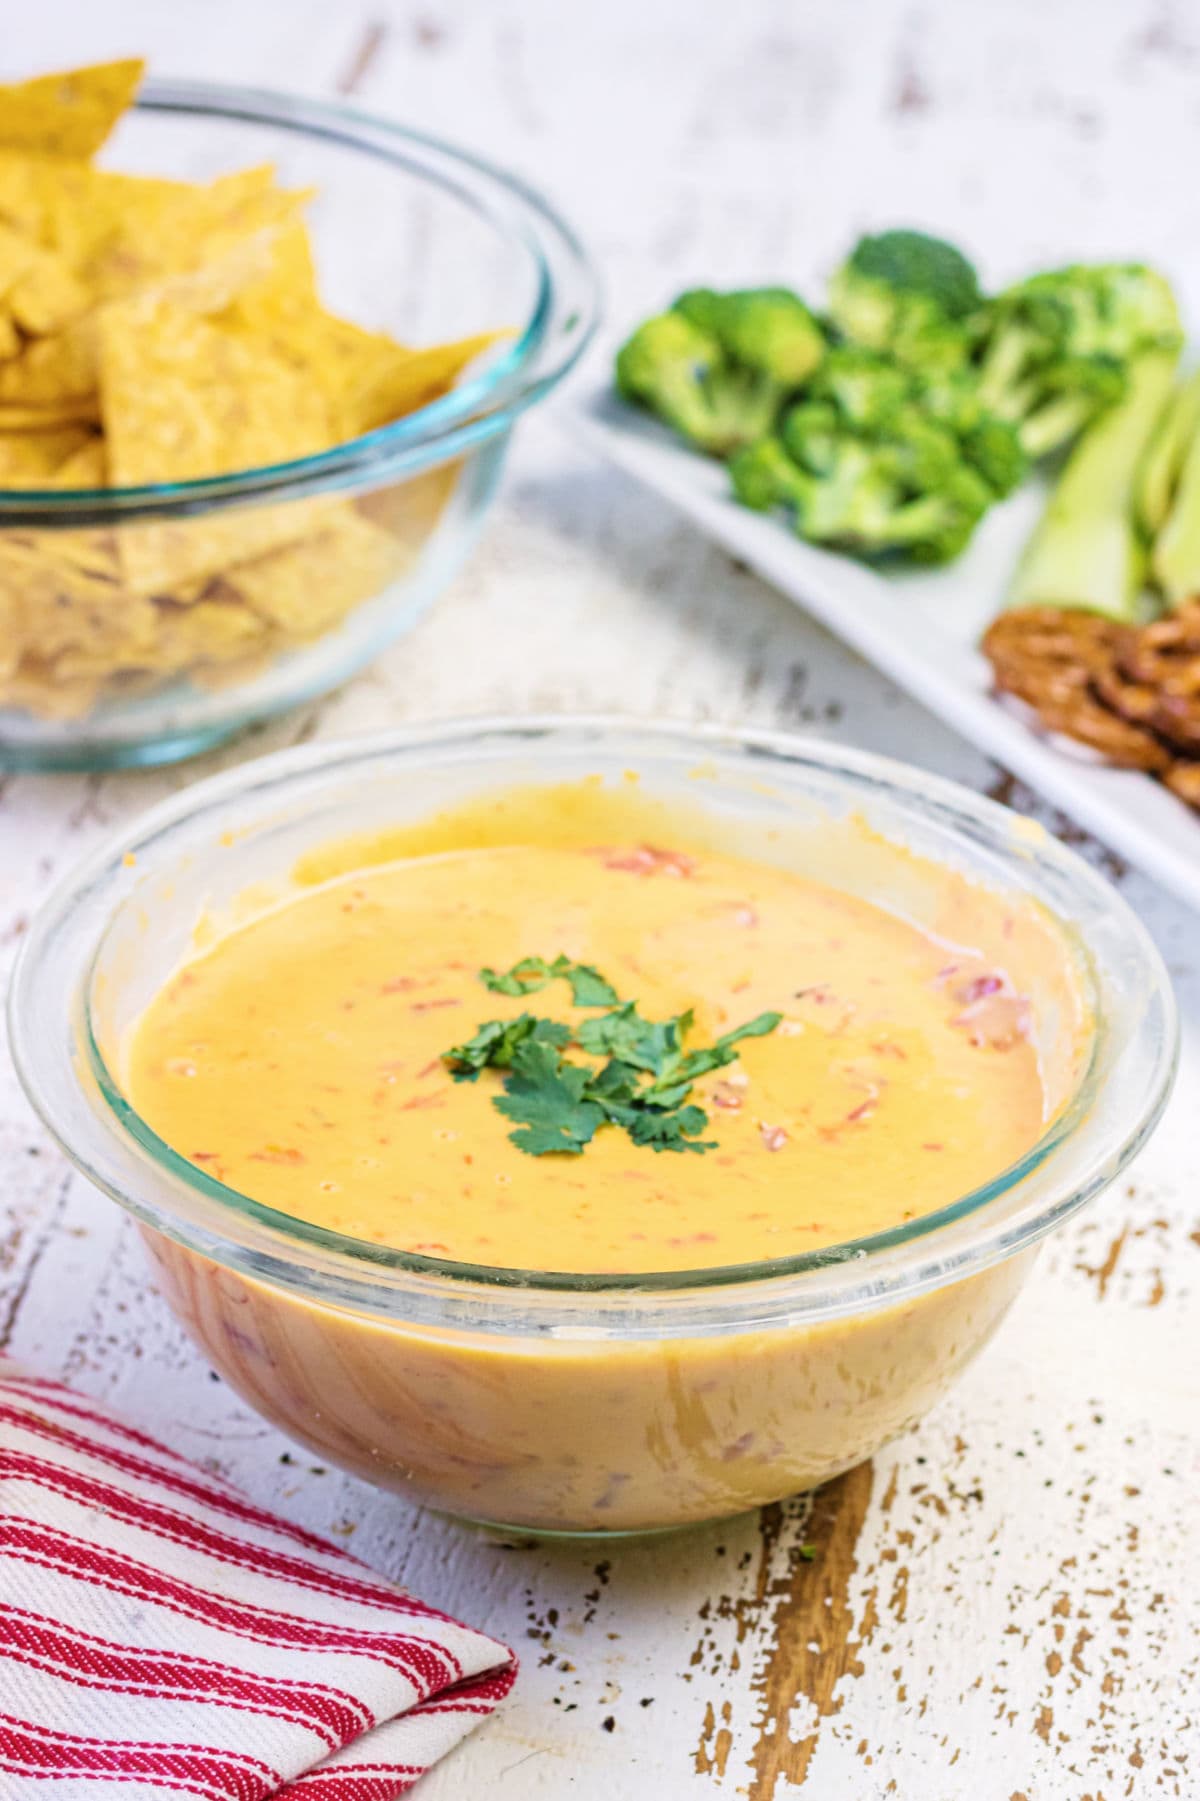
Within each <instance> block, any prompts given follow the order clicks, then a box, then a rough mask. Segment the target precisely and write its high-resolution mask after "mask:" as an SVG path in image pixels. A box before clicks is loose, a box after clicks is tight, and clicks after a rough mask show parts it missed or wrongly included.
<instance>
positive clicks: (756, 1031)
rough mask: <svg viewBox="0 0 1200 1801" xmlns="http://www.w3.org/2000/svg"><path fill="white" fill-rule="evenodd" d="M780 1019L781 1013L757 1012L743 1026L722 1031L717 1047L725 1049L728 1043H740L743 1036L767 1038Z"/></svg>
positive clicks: (781, 1017)
mask: <svg viewBox="0 0 1200 1801" xmlns="http://www.w3.org/2000/svg"><path fill="white" fill-rule="evenodd" d="M782 1019H783V1014H782V1013H757V1014H755V1016H754V1018H753V1019H748V1020H747V1021H746V1023H745V1025H744V1026H736V1027H735V1028H734V1030H733V1031H732V1032H723V1033H722V1034H721V1036H720V1038H718V1039H717V1044H718V1047H719V1048H720V1049H721V1050H727V1049H728V1048H729V1046H730V1045H734V1044H738V1043H740V1042H741V1040H742V1039H743V1038H769V1037H770V1035H771V1033H772V1032H773V1031H774V1030H775V1028H776V1026H777V1025H778V1024H779V1023H780V1021H781V1020H782Z"/></svg>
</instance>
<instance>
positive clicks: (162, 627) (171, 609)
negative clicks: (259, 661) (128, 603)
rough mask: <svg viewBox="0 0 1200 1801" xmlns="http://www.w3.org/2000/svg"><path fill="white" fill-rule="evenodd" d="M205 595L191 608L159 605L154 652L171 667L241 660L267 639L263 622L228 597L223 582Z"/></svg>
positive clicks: (215, 584)
mask: <svg viewBox="0 0 1200 1801" xmlns="http://www.w3.org/2000/svg"><path fill="white" fill-rule="evenodd" d="M205 593H206V598H204V599H202V600H198V601H195V602H194V603H193V604H192V605H191V606H185V607H180V606H171V605H170V604H164V603H161V602H160V603H159V606H158V609H157V612H158V619H157V641H156V646H155V649H156V651H157V653H158V654H159V655H160V656H161V657H162V658H163V660H164V661H165V662H166V663H167V664H168V665H169V666H170V667H172V668H179V669H183V668H187V667H189V666H190V665H191V664H194V663H224V662H227V661H229V660H230V659H231V658H234V657H244V656H247V655H248V654H249V653H250V652H251V651H253V650H254V649H255V648H256V646H258V645H261V644H262V643H263V642H264V640H265V639H266V637H267V627H266V625H265V624H264V622H263V621H262V620H261V619H257V618H256V617H255V616H254V614H253V613H251V612H248V611H247V609H246V608H245V607H244V606H242V605H240V604H239V602H238V600H237V598H236V597H235V596H231V595H230V594H229V591H228V589H227V586H226V584H225V582H224V581H217V582H215V583H213V584H212V586H211V588H210V589H207V590H206V591H205ZM210 595H211V598H209V596H210Z"/></svg>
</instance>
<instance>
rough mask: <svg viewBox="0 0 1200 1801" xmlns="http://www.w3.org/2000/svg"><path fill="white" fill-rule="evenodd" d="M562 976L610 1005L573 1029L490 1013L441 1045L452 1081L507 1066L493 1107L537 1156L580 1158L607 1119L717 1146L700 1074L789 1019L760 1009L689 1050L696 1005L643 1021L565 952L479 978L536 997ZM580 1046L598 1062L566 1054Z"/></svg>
mask: <svg viewBox="0 0 1200 1801" xmlns="http://www.w3.org/2000/svg"><path fill="white" fill-rule="evenodd" d="M559 978H562V979H563V980H565V981H567V982H569V983H570V986H571V997H572V1000H573V1002H574V1004H575V1005H576V1006H577V1007H608V1008H609V1009H610V1011H608V1012H606V1013H602V1014H600V1015H599V1016H598V1017H594V1018H591V1019H585V1020H582V1021H580V1023H579V1024H578V1025H576V1026H568V1025H563V1024H560V1023H559V1022H558V1021H557V1020H552V1019H539V1018H536V1017H535V1016H534V1015H533V1014H532V1013H520V1014H518V1015H517V1017H516V1018H515V1019H493V1020H488V1021H487V1022H486V1024H484V1025H481V1026H480V1027H479V1030H478V1031H477V1032H476V1033H475V1034H474V1036H473V1037H472V1038H468V1039H467V1040H466V1042H465V1043H464V1044H458V1045H455V1046H454V1047H453V1049H451V1050H448V1051H445V1052H443V1060H444V1061H445V1063H446V1064H447V1065H448V1066H449V1068H450V1071H451V1073H452V1075H453V1076H454V1079H455V1080H456V1081H459V1082H474V1081H476V1080H477V1079H478V1077H479V1074H480V1071H481V1070H484V1069H496V1070H500V1071H502V1072H504V1074H503V1077H502V1082H501V1086H502V1088H503V1091H504V1092H503V1093H502V1094H498V1095H494V1096H493V1098H492V1105H493V1106H494V1107H495V1108H496V1109H497V1111H498V1112H500V1113H503V1114H504V1116H505V1118H506V1119H510V1120H512V1121H513V1122H514V1123H515V1125H516V1126H517V1130H516V1131H515V1132H510V1133H509V1137H510V1138H511V1140H512V1142H513V1143H514V1144H515V1145H516V1146H517V1148H518V1150H522V1151H525V1152H527V1153H528V1154H529V1155H530V1156H531V1157H544V1156H547V1155H549V1154H550V1153H552V1152H557V1153H560V1154H566V1155H567V1156H578V1155H579V1154H580V1153H581V1152H582V1151H583V1149H584V1147H585V1146H586V1145H588V1144H590V1143H591V1141H592V1139H593V1138H594V1137H595V1135H596V1132H597V1131H598V1130H599V1128H600V1127H601V1126H604V1125H610V1126H616V1127H618V1128H620V1129H621V1130H622V1131H624V1132H626V1133H628V1135H629V1137H630V1139H631V1140H632V1142H633V1143H634V1144H636V1145H643V1146H646V1147H648V1148H649V1149H651V1150H655V1151H677V1152H683V1151H695V1152H697V1153H701V1154H702V1153H703V1152H705V1151H711V1150H715V1148H716V1146H715V1143H714V1142H713V1141H712V1140H703V1139H701V1137H700V1134H701V1133H702V1132H703V1131H704V1129H705V1127H706V1126H707V1125H708V1115H707V1113H705V1111H704V1109H703V1108H702V1107H698V1106H696V1105H695V1104H694V1103H693V1102H691V1100H690V1096H691V1092H692V1084H693V1082H694V1081H695V1080H696V1078H697V1077H698V1076H702V1075H707V1074H708V1073H709V1072H710V1071H712V1070H714V1069H724V1068H725V1067H726V1066H727V1065H728V1064H730V1063H734V1062H736V1061H737V1056H738V1052H737V1049H736V1047H737V1045H738V1044H739V1043H740V1042H741V1041H742V1039H744V1038H762V1037H765V1036H766V1034H767V1033H769V1032H773V1031H774V1030H775V1028H776V1026H777V1025H778V1024H779V1021H780V1019H781V1017H782V1015H781V1014H778V1013H760V1014H759V1015H758V1017H757V1018H756V1019H751V1020H748V1021H747V1023H746V1024H745V1025H742V1026H738V1027H737V1028H736V1029H735V1030H734V1031H732V1032H725V1033H723V1034H722V1036H721V1037H720V1038H718V1039H717V1040H716V1041H715V1043H713V1044H710V1045H703V1046H700V1047H697V1048H696V1049H694V1050H687V1049H686V1048H685V1043H684V1041H685V1039H686V1038H687V1035H688V1033H689V1032H690V1031H691V1029H692V1026H693V1024H694V1023H695V1022H694V1018H693V1015H692V1012H691V1009H690V1008H689V1009H688V1010H687V1011H686V1012H683V1013H678V1014H676V1015H675V1017H674V1018H673V1019H663V1020H654V1019H643V1017H642V1015H641V1014H640V1013H639V1012H638V1008H637V1002H636V1001H621V1000H619V999H618V996H617V992H616V989H615V988H614V987H613V986H612V984H611V982H608V981H606V980H605V978H604V977H603V976H602V975H601V974H600V972H599V971H598V970H596V969H593V968H592V967H591V965H590V964H587V963H574V962H572V961H571V959H570V958H568V957H565V956H558V957H556V958H555V959H554V961H553V962H552V963H548V962H547V961H546V959H545V958H544V957H523V958H522V959H521V961H520V962H519V963H514V964H513V966H512V968H511V969H509V970H505V971H503V972H502V973H498V972H497V971H496V970H494V969H481V970H480V972H479V979H480V981H481V982H482V983H483V985H484V986H485V988H489V989H491V991H492V992H493V993H496V994H508V995H513V996H520V995H526V994H534V993H537V992H538V991H539V990H541V989H543V988H545V987H547V986H548V985H549V984H550V983H551V982H552V981H555V980H557V979H559ZM571 1045H577V1046H578V1048H579V1049H580V1050H581V1051H582V1052H584V1054H585V1055H587V1056H591V1057H595V1058H597V1059H601V1058H602V1059H604V1061H603V1062H598V1063H572V1062H568V1060H567V1059H566V1057H565V1056H564V1055H563V1053H564V1051H565V1050H566V1049H567V1048H568V1047H569V1046H571Z"/></svg>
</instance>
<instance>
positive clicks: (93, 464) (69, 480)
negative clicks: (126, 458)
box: [54, 435, 108, 488]
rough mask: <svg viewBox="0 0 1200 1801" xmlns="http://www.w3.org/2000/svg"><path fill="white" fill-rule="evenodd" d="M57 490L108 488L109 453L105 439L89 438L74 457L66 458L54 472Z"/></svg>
mask: <svg viewBox="0 0 1200 1801" xmlns="http://www.w3.org/2000/svg"><path fill="white" fill-rule="evenodd" d="M54 486H55V487H56V488H106V487H107V486H108V453H107V452H106V450H105V448H104V440H103V438H97V437H93V436H91V435H89V436H88V439H87V442H86V443H84V444H81V445H80V446H79V448H78V449H77V450H76V451H75V452H74V454H73V455H72V456H68V457H66V458H65V459H64V460H63V461H62V462H61V463H60V464H59V466H58V468H57V469H56V470H55V471H54Z"/></svg>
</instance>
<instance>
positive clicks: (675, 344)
mask: <svg viewBox="0 0 1200 1801" xmlns="http://www.w3.org/2000/svg"><path fill="white" fill-rule="evenodd" d="M616 381H617V389H618V392H619V393H621V394H623V395H624V396H625V398H626V399H627V400H633V401H636V402H637V403H638V404H639V405H640V406H645V407H649V409H650V410H651V412H654V413H657V414H658V416H659V418H660V419H664V420H665V421H666V422H667V424H668V425H672V426H674V428H675V430H676V431H678V432H680V433H681V434H682V436H683V437H685V438H687V439H688V440H689V442H690V443H692V444H695V445H696V446H697V447H698V448H699V449H701V450H706V451H708V452H710V454H712V455H714V456H728V455H729V454H730V453H731V452H732V451H734V450H736V449H738V448H739V446H741V445H743V444H750V443H753V441H754V440H755V439H756V438H759V437H761V436H762V435H763V433H764V432H767V431H769V430H770V428H771V425H772V423H773V421H774V419H775V416H776V414H777V412H778V410H779V406H780V402H781V399H782V394H781V391H780V388H779V386H778V384H777V383H776V382H773V381H770V380H769V379H768V378H767V377H765V376H763V375H759V374H756V373H755V372H753V371H752V370H747V369H739V368H737V367H736V366H735V365H734V364H733V363H731V362H730V360H729V358H728V357H727V356H726V354H725V352H724V351H723V350H722V348H721V345H720V343H719V342H718V341H717V340H716V339H715V338H714V337H713V336H712V335H711V334H710V333H708V332H706V331H704V330H702V329H701V327H700V326H698V325H696V324H694V323H693V322H692V321H691V320H690V319H688V318H686V317H685V316H684V314H683V313H680V312H675V311H674V310H672V311H671V312H667V313H659V314H657V315H656V316H655V317H654V318H652V319H647V320H646V321H645V322H644V323H643V324H642V325H639V326H638V328H637V330H636V331H635V332H634V334H633V336H632V337H631V338H629V339H627V340H626V342H625V343H624V344H623V345H622V346H621V349H620V350H619V351H618V352H617V362H616Z"/></svg>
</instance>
